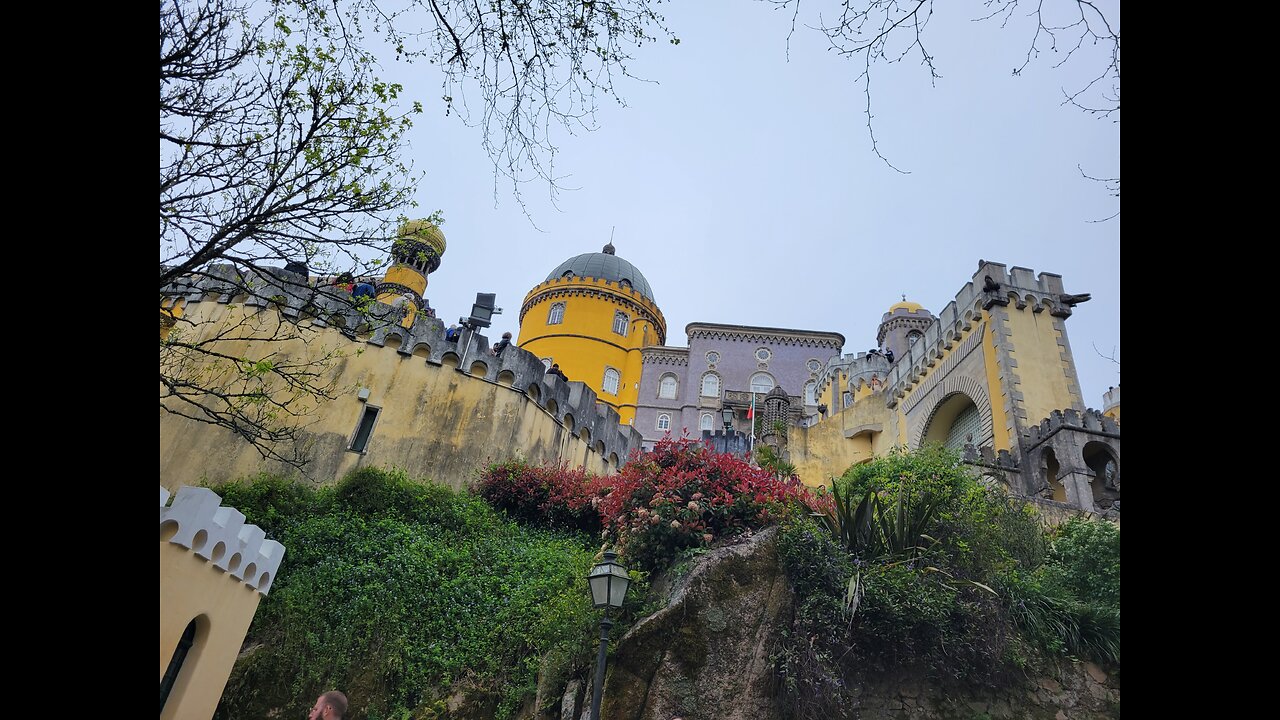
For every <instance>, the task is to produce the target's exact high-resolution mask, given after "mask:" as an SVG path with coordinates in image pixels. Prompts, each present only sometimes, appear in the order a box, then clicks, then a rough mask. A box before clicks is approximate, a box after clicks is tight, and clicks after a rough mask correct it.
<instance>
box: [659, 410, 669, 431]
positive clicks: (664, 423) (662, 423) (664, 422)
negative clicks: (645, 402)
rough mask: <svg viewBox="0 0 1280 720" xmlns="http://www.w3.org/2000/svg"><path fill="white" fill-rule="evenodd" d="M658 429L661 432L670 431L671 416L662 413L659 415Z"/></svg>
mask: <svg viewBox="0 0 1280 720" xmlns="http://www.w3.org/2000/svg"><path fill="white" fill-rule="evenodd" d="M658 429H659V430H670V429H671V416H670V415H668V414H666V413H662V414H661V415H659V416H658Z"/></svg>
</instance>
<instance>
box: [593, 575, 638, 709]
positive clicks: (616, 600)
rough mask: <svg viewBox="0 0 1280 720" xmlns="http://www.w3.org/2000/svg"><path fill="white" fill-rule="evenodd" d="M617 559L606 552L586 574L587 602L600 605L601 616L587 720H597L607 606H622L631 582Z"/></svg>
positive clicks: (609, 622) (601, 693)
mask: <svg viewBox="0 0 1280 720" xmlns="http://www.w3.org/2000/svg"><path fill="white" fill-rule="evenodd" d="M617 559H618V554H617V553H615V552H606V553H605V554H604V562H601V563H597V564H596V566H595V567H593V568H591V572H590V574H588V575H587V584H588V585H589V586H590V587H591V604H592V605H594V606H595V607H598V608H604V617H602V618H600V654H599V655H598V656H597V657H596V682H595V688H594V690H593V691H592V693H591V720H600V699H601V698H602V697H603V696H604V663H605V654H606V653H607V652H608V650H609V630H610V629H612V628H613V621H612V620H610V619H609V608H620V607H622V601H623V600H624V599H625V598H626V596H627V587H628V586H629V585H631V576H630V575H628V574H627V569H626V568H625V567H623V566H622V565H620V564H619V563H618V562H617Z"/></svg>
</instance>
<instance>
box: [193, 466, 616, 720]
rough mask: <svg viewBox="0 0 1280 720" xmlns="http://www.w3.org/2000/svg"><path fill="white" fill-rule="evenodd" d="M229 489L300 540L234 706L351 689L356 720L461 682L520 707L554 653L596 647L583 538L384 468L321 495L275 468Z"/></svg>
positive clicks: (250, 712)
mask: <svg viewBox="0 0 1280 720" xmlns="http://www.w3.org/2000/svg"><path fill="white" fill-rule="evenodd" d="M214 491H215V492H218V493H219V494H220V495H222V497H223V504H225V505H228V506H231V507H235V508H237V509H239V510H240V511H241V512H243V513H245V515H246V516H247V519H248V522H251V523H255V524H258V525H259V526H260V527H262V528H263V529H264V530H266V531H267V534H268V536H269V537H271V538H273V539H276V540H278V541H280V542H281V543H283V544H284V546H285V547H286V553H285V558H284V562H283V564H282V565H281V568H280V571H279V575H278V578H277V580H276V582H275V585H274V586H273V587H272V590H271V594H270V596H268V597H267V598H265V599H264V600H263V602H262V604H261V606H260V607H259V608H258V612H257V615H256V616H255V618H254V622H253V625H252V627H251V628H250V631H249V635H248V638H247V640H246V644H245V650H244V652H242V654H241V657H240V659H239V661H238V662H237V663H236V666H235V669H234V671H233V672H232V676H231V680H230V682H229V683H228V685H227V689H226V692H225V693H224V694H223V698H222V703H221V705H220V706H219V710H218V717H220V718H247V717H269V716H272V715H273V714H275V713H277V712H278V713H279V714H280V716H281V717H289V716H291V715H294V716H301V714H302V713H305V712H306V711H307V710H308V709H309V708H310V707H311V705H312V703H313V702H314V700H315V698H316V696H317V695H319V694H320V693H321V692H323V691H325V690H329V689H335V688H336V689H340V690H342V691H344V692H346V693H347V694H348V696H349V697H350V698H351V710H352V712H351V715H350V717H352V718H355V719H356V720H360V719H363V718H372V719H381V718H405V717H409V716H412V717H415V718H419V717H432V716H434V713H435V711H437V710H439V709H441V705H440V701H441V700H442V699H443V698H445V697H446V696H447V695H448V694H450V693H451V692H453V691H456V690H457V689H459V688H468V689H470V690H472V691H473V693H472V694H473V696H476V697H479V698H481V704H485V703H488V705H489V706H491V710H490V712H492V713H493V714H495V715H496V716H497V717H508V716H510V715H511V714H512V713H513V712H514V711H515V710H516V709H517V708H518V707H519V705H520V704H521V703H522V702H525V701H527V700H528V699H529V698H530V697H531V696H532V694H533V691H534V689H535V683H536V680H537V671H538V667H539V665H540V664H542V665H543V666H544V667H546V668H549V669H551V670H552V671H554V670H555V669H557V668H558V669H561V670H563V669H564V668H567V667H570V666H574V665H576V664H581V663H583V662H585V660H586V659H587V658H588V657H589V654H590V639H591V629H592V626H593V623H594V615H593V614H592V612H591V609H590V601H589V596H588V593H587V590H586V584H585V582H584V581H583V579H582V578H583V577H584V576H585V575H586V573H587V570H588V568H589V567H590V565H591V562H592V552H591V551H590V550H588V549H587V547H586V546H585V542H586V541H585V538H583V537H582V536H578V535H570V534H564V533H554V532H548V531H544V530H537V529H529V528H524V527H520V526H518V525H516V524H514V523H512V522H510V521H507V520H505V519H504V518H502V517H501V516H500V515H499V514H497V513H495V512H494V511H493V510H492V509H491V508H490V507H489V506H488V505H487V504H486V503H484V502H483V501H482V500H480V499H478V498H475V497H473V496H471V495H468V494H465V493H455V492H453V491H451V490H449V489H448V488H444V487H440V486H436V485H431V484H429V483H415V482H411V481H410V480H409V479H408V478H407V477H406V476H405V475H404V474H403V473H400V472H389V471H383V470H378V469H362V470H359V471H356V472H355V473H353V474H351V475H349V476H347V477H346V478H345V479H344V480H342V481H341V482H340V483H338V484H337V485H336V486H334V487H332V488H325V489H321V490H318V491H316V490H310V489H307V488H305V487H303V486H301V485H297V484H294V483H292V482H290V481H288V480H282V479H279V478H268V477H262V478H257V479H254V480H251V481H245V482H238V483H232V484H228V485H222V486H220V487H215V488H214Z"/></svg>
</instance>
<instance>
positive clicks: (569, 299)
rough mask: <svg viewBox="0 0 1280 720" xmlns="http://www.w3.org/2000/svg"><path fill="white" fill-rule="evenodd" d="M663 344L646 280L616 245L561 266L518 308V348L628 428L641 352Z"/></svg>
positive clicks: (663, 330)
mask: <svg viewBox="0 0 1280 720" xmlns="http://www.w3.org/2000/svg"><path fill="white" fill-rule="evenodd" d="M666 340H667V321H666V319H664V318H663V317H662V311H661V310H659V309H658V305H657V303H655V302H654V300H653V289H652V288H650V287H649V281H648V280H646V279H645V277H644V275H642V274H641V273H640V271H639V270H637V269H636V267H635V266H634V265H632V264H631V263H629V262H627V261H626V260H623V259H622V258H620V257H618V256H617V255H616V254H614V249H613V245H612V244H609V245H605V246H604V250H603V251H602V252H598V253H584V254H582V255H578V256H577V257H573V258H570V259H568V260H565V261H564V262H562V263H560V265H559V266H558V267H557V268H556V269H555V270H552V271H551V274H549V275H547V279H546V281H544V282H543V283H542V284H541V285H538V286H537V287H535V288H534V289H532V290H530V291H529V294H528V295H527V296H525V299H524V303H523V304H522V305H521V306H520V340H519V345H520V347H522V348H524V349H525V350H528V351H529V352H531V353H533V354H534V355H537V356H538V357H539V358H542V361H543V363H544V364H546V365H547V366H550V365H551V364H552V363H555V364H557V365H559V366H560V369H561V370H562V371H563V372H564V373H565V375H566V376H567V377H568V378H569V379H570V380H579V381H582V382H584V383H586V384H587V386H588V387H590V388H591V389H592V390H595V391H596V396H597V397H598V398H599V400H600V401H601V402H603V403H606V404H607V405H609V406H610V407H612V408H614V409H615V410H617V411H618V415H619V417H620V419H621V421H622V422H623V423H631V422H632V421H633V420H634V419H635V415H636V400H637V399H638V398H639V393H640V371H641V364H640V363H641V356H640V350H641V348H644V347H648V346H650V345H662V344H663V343H665V342H666Z"/></svg>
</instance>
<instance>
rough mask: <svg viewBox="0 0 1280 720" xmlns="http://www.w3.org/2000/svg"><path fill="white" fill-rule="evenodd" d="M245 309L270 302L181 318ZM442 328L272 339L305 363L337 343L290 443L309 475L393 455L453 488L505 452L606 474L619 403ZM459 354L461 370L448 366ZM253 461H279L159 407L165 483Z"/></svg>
mask: <svg viewBox="0 0 1280 720" xmlns="http://www.w3.org/2000/svg"><path fill="white" fill-rule="evenodd" d="M246 311H247V312H249V313H254V312H261V313H263V314H264V315H273V314H274V313H276V311H275V310H274V309H262V310H260V311H259V310H256V309H254V308H244V307H243V306H238V305H231V306H228V305H222V304H219V303H216V302H200V303H196V304H195V305H190V304H189V305H188V307H187V313H188V317H191V316H192V314H193V313H194V312H204V313H205V314H206V316H207V317H210V318H213V319H214V320H216V322H211V323H207V324H205V325H201V326H198V327H199V328H202V331H203V332H215V331H216V330H217V328H219V327H222V326H223V323H225V322H227V321H231V320H234V319H235V318H238V317H241V316H243V315H244V314H245V313H246ZM441 329H442V326H441V324H440V323H439V321H436V320H427V319H425V318H422V319H419V321H418V322H417V323H415V325H414V326H413V328H411V329H410V330H408V331H406V330H404V329H403V328H399V327H397V326H394V325H393V326H390V327H384V328H383V329H381V330H377V331H375V332H374V333H373V334H372V335H371V336H366V337H355V336H350V337H349V336H348V335H344V334H343V333H342V332H340V331H338V330H335V329H333V328H331V327H315V326H313V327H311V328H310V329H309V330H308V331H307V332H306V336H305V339H304V338H299V339H294V340H288V341H285V342H282V343H278V344H276V345H275V346H273V347H272V349H273V350H274V351H275V352H276V356H275V359H276V361H277V362H284V361H297V362H306V361H307V359H309V358H320V357H324V355H325V354H326V353H327V352H329V351H331V350H334V349H336V350H337V351H338V352H339V353H340V356H339V357H337V358H336V359H335V360H334V361H333V362H332V363H331V364H330V365H329V366H328V367H327V368H326V369H325V372H327V373H328V374H329V376H330V377H332V378H333V379H334V380H335V385H334V388H335V392H336V394H337V397H336V398H335V399H333V400H330V401H326V402H323V403H321V404H319V405H317V406H316V407H315V408H314V409H312V410H310V411H309V412H307V414H306V416H305V417H304V418H303V420H304V421H305V422H306V423H307V425H306V427H305V428H304V429H303V430H302V431H301V433H300V435H299V441H298V443H297V446H298V447H299V448H300V449H301V450H302V451H303V453H304V455H305V456H306V457H307V458H308V459H309V462H308V465H307V467H306V474H307V475H308V476H309V477H310V478H311V479H313V480H315V481H317V482H332V481H334V480H336V479H338V478H340V477H341V476H342V475H344V474H345V473H347V472H348V471H350V470H352V469H354V468H357V467H361V466H364V465H377V466H384V467H385V466H396V467H402V468H405V469H406V470H408V471H409V472H410V474H412V475H415V476H425V477H430V478H431V479H433V480H434V481H436V482H440V483H444V484H448V485H451V486H453V487H462V486H465V485H466V484H468V483H469V482H470V481H471V480H472V479H473V477H474V473H475V471H476V469H477V468H478V467H480V466H482V465H484V464H485V463H486V462H489V461H501V460H506V459H509V458H513V457H523V458H525V459H527V460H530V461H532V462H559V461H564V462H566V463H568V464H569V465H572V466H580V467H585V468H586V469H587V470H588V471H591V472H595V473H608V472H613V471H616V469H617V466H618V465H620V464H621V463H624V462H625V461H626V459H627V454H628V452H629V451H630V450H631V449H632V448H633V447H637V446H638V445H639V439H640V438H639V434H638V433H635V431H634V430H631V429H630V428H628V427H624V426H619V424H618V415H617V413H616V412H614V411H613V410H612V409H610V408H608V407H607V406H605V405H600V404H597V402H596V397H595V393H594V392H593V391H591V389H590V388H587V387H586V386H584V385H583V384H582V383H577V382H570V383H565V382H563V381H561V380H559V379H558V378H556V377H554V376H547V375H545V374H544V373H543V367H542V364H541V363H540V362H539V361H538V359H537V358H535V357H534V356H532V355H530V354H529V353H527V352H524V351H522V350H521V349H519V348H516V347H510V348H508V349H507V351H506V352H505V353H504V354H503V356H502V357H500V358H497V357H493V356H491V355H489V354H488V352H487V347H488V346H489V344H490V343H489V340H488V339H487V338H485V337H484V336H481V335H474V336H472V335H471V334H470V333H468V334H464V336H463V337H462V338H461V342H445V341H444V337H443V334H442V333H441ZM256 345H258V346H259V347H257V348H255V347H254V346H255V343H254V341H252V340H250V341H242V342H237V343H223V344H220V345H219V347H220V349H223V350H225V351H227V352H228V353H230V354H238V355H237V356H240V355H239V354H243V355H244V356H250V357H252V356H253V355H252V353H254V352H257V353H259V354H260V353H261V352H262V348H261V343H260V342H259V343H256ZM464 355H465V358H466V359H465V360H462V356H464ZM460 362H462V363H463V364H465V365H466V366H467V368H468V369H469V370H470V372H469V373H467V372H462V371H460V370H459V369H457V366H458V365H459V363H460ZM361 388H364V389H366V390H367V391H368V398H367V400H364V401H362V400H361V399H360V398H359V395H358V394H359V392H360V390H361ZM366 406H373V407H377V408H380V412H379V415H378V417H377V421H376V425H375V426H374V428H373V433H372V436H371V439H370V441H369V444H368V446H367V448H366V450H365V452H363V453H357V452H353V451H350V450H349V449H348V448H349V446H350V443H351V439H352V436H353V434H354V432H355V429H356V426H357V424H358V423H359V422H360V419H361V417H362V414H363V413H364V411H365V408H366ZM263 470H267V471H285V472H288V468H286V467H285V466H284V465H283V464H281V463H279V462H269V461H266V460H264V459H263V458H262V457H261V456H260V455H259V453H258V452H257V451H256V450H255V449H254V448H253V447H252V446H250V445H249V444H248V443H246V442H244V441H243V440H241V439H240V438H239V437H238V436H236V435H234V434H232V433H231V432H229V431H226V430H223V429H220V428H216V427H212V426H209V425H207V424H204V423H200V422H196V421H194V420H190V419H186V418H182V417H177V416H175V415H173V414H170V413H168V412H166V411H165V410H163V409H162V410H161V412H160V471H161V472H160V474H161V478H160V481H161V484H162V485H164V486H165V487H168V488H176V487H178V486H179V485H183V484H187V485H195V484H199V483H200V482H201V481H202V480H206V479H207V480H211V481H219V480H226V479H234V478H237V477H243V476H245V475H249V474H253V473H255V472H258V471H263Z"/></svg>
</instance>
